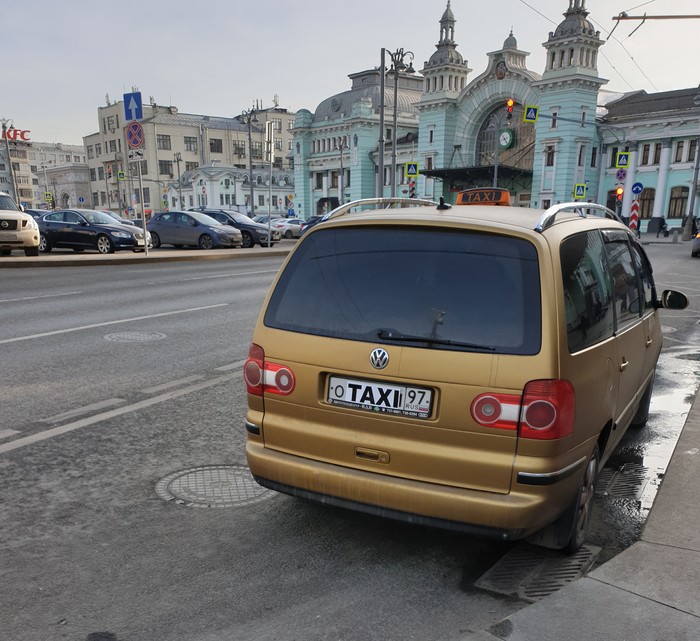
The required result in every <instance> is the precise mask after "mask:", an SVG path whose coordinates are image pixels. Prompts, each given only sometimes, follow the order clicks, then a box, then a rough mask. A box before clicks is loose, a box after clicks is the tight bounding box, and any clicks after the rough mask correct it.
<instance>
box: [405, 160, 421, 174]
mask: <svg viewBox="0 0 700 641" xmlns="http://www.w3.org/2000/svg"><path fill="white" fill-rule="evenodd" d="M406 176H408V178H415V177H416V176H418V163H417V162H407V163H406Z"/></svg>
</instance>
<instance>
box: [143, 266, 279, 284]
mask: <svg viewBox="0 0 700 641" xmlns="http://www.w3.org/2000/svg"><path fill="white" fill-rule="evenodd" d="M278 271H279V269H266V270H263V271H258V272H230V273H227V274H209V275H208V276H192V277H191V278H178V279H171V280H153V281H151V282H150V283H148V285H167V284H168V283H184V282H187V281H192V280H209V279H210V278H231V277H232V276H257V275H258V274H276V273H277V272H278Z"/></svg>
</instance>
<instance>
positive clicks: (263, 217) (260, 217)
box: [253, 214, 282, 225]
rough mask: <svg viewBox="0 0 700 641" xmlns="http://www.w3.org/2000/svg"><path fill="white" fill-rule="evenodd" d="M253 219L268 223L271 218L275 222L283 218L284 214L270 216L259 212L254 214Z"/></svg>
mask: <svg viewBox="0 0 700 641" xmlns="http://www.w3.org/2000/svg"><path fill="white" fill-rule="evenodd" d="M253 220H254V221H255V222H256V223H260V224H261V225H267V221H268V220H271V221H272V222H273V223H275V222H277V221H278V220H282V216H274V215H273V216H268V215H267V214H259V215H258V216H253Z"/></svg>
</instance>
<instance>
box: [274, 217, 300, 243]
mask: <svg viewBox="0 0 700 641" xmlns="http://www.w3.org/2000/svg"><path fill="white" fill-rule="evenodd" d="M304 222H305V221H304V220H302V219H301V218H279V219H278V220H273V221H272V225H273V226H274V227H276V228H277V229H278V230H279V232H280V234H282V237H283V238H287V239H289V238H299V237H300V236H301V226H302V225H303V224H304Z"/></svg>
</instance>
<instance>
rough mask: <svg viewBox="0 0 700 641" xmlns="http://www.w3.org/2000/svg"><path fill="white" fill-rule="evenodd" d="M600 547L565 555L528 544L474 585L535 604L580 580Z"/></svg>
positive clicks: (506, 556) (508, 555)
mask: <svg viewBox="0 0 700 641" xmlns="http://www.w3.org/2000/svg"><path fill="white" fill-rule="evenodd" d="M599 554H600V548H599V547H595V546H593V545H584V546H583V547H582V548H581V549H580V550H579V551H578V552H577V553H576V554H572V555H571V556H565V555H564V554H563V553H561V552H558V551H555V550H545V549H543V548H538V547H535V546H532V545H529V544H527V543H523V544H521V545H518V546H517V547H515V548H513V549H512V550H511V551H510V552H508V554H506V555H504V556H503V558H501V560H500V561H499V562H498V563H496V565H494V566H493V567H492V568H491V569H490V570H489V571H488V572H486V573H485V574H483V575H482V576H481V577H480V578H479V579H478V581H477V582H476V583H475V584H474V585H475V586H476V587H477V588H480V589H482V590H489V591H490V592H496V593H498V594H505V595H507V596H512V597H517V598H518V599H522V600H524V601H529V602H530V603H534V602H535V601H539V600H540V599H542V598H544V597H545V596H547V595H549V594H552V593H554V592H556V591H557V590H560V589H561V588H563V587H564V586H565V585H566V584H567V583H571V582H572V581H575V580H576V579H580V578H581V577H582V576H583V575H584V573H585V572H586V571H587V570H588V568H590V567H591V566H592V565H593V562H594V561H595V560H596V558H597V557H598V555H599Z"/></svg>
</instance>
